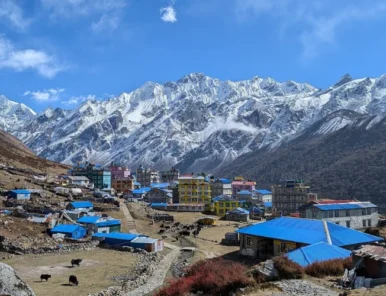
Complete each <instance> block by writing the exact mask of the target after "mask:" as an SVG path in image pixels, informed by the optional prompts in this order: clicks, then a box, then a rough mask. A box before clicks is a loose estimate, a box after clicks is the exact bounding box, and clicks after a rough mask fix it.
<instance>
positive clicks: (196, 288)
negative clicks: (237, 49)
mask: <svg viewBox="0 0 386 296" xmlns="http://www.w3.org/2000/svg"><path fill="white" fill-rule="evenodd" d="M245 273H246V267H245V266H244V265H242V264H240V263H236V262H233V261H229V260H224V259H221V258H215V259H211V260H205V261H199V262H197V263H196V264H194V265H192V266H191V267H190V268H189V269H188V270H187V273H186V276H185V277H183V278H180V279H178V280H175V281H172V282H170V283H169V285H167V286H166V287H164V288H162V289H161V290H160V291H158V293H157V294H156V295H157V296H166V295H170V296H182V295H185V294H188V293H189V292H192V293H197V292H202V293H204V294H209V295H227V294H229V292H231V291H234V290H236V289H237V288H241V287H246V286H248V285H251V284H252V282H253V281H252V280H251V279H250V278H248V277H247V276H246V275H245Z"/></svg>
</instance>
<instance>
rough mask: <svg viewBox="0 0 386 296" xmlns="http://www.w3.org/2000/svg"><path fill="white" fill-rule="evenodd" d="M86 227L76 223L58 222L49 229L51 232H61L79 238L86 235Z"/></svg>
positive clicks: (65, 235) (66, 235)
mask: <svg viewBox="0 0 386 296" xmlns="http://www.w3.org/2000/svg"><path fill="white" fill-rule="evenodd" d="M86 233H87V231H86V228H84V227H82V226H79V225H77V224H59V225H56V226H55V227H54V228H52V229H51V234H53V235H55V234H59V235H60V234H61V235H63V236H64V237H67V238H72V239H81V238H83V237H85V236H86Z"/></svg>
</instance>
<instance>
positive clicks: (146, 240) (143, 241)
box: [131, 236, 157, 245]
mask: <svg viewBox="0 0 386 296" xmlns="http://www.w3.org/2000/svg"><path fill="white" fill-rule="evenodd" d="M155 242H157V239H155V238H150V237H144V236H141V237H137V238H135V239H133V240H132V241H131V243H132V244H133V245H135V244H153V243H155Z"/></svg>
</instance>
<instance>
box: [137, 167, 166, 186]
mask: <svg viewBox="0 0 386 296" xmlns="http://www.w3.org/2000/svg"><path fill="white" fill-rule="evenodd" d="M136 177H137V182H138V183H140V184H141V187H149V186H150V184H152V183H159V181H160V178H159V172H158V171H155V170H152V169H149V168H144V167H143V166H142V165H140V166H139V168H138V169H137V173H136Z"/></svg>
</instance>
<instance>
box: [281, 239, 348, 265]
mask: <svg viewBox="0 0 386 296" xmlns="http://www.w3.org/2000/svg"><path fill="white" fill-rule="evenodd" d="M287 256H288V258H289V259H290V260H291V261H293V262H296V263H297V264H299V265H300V266H303V267H305V266H307V265H309V264H312V263H314V262H317V261H326V260H332V259H345V258H348V257H350V256H351V251H349V250H346V249H343V248H340V247H337V246H334V245H330V244H327V243H324V242H320V243H317V244H313V245H309V246H306V247H302V248H299V249H297V250H294V251H292V252H289V253H288V254H287Z"/></svg>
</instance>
